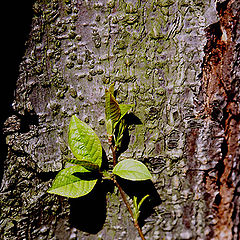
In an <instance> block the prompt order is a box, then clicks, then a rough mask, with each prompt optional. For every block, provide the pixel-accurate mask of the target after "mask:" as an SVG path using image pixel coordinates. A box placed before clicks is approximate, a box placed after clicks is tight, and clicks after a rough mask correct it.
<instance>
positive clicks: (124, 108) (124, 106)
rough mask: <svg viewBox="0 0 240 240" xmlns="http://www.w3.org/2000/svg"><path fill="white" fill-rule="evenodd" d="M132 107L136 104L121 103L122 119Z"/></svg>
mask: <svg viewBox="0 0 240 240" xmlns="http://www.w3.org/2000/svg"><path fill="white" fill-rule="evenodd" d="M132 107H134V104H119V108H120V111H121V118H120V119H122V118H123V117H124V116H125V115H126V114H127V113H128V111H129V110H130V109H131V108H132ZM120 119H119V120H120Z"/></svg>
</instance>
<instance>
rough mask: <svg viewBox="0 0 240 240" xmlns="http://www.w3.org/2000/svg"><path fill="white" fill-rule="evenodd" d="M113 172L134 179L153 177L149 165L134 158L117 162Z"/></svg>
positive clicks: (140, 179)
mask: <svg viewBox="0 0 240 240" xmlns="http://www.w3.org/2000/svg"><path fill="white" fill-rule="evenodd" d="M113 173H114V174H116V175H118V176H120V177H122V178H125V179H128V180H132V181H142V180H148V179H151V178H152V176H151V174H150V172H149V171H148V169H147V167H146V166H145V165H144V164H143V163H142V162H139V161H136V160H132V159H127V160H123V161H121V162H119V163H117V165H116V166H115V167H114V168H113Z"/></svg>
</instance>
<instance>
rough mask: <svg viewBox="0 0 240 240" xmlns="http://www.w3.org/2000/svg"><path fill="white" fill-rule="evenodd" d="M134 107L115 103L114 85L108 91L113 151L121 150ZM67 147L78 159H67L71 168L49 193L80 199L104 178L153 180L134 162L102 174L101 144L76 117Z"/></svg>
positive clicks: (72, 121)
mask: <svg viewBox="0 0 240 240" xmlns="http://www.w3.org/2000/svg"><path fill="white" fill-rule="evenodd" d="M133 106H134V105H132V104H119V103H118V102H117V101H116V99H115V97H114V85H113V84H112V85H111V86H110V88H109V89H107V90H106V93H105V116H106V129H107V134H108V138H109V144H110V145H111V146H114V149H118V148H119V147H121V144H122V141H123V134H124V131H125V130H126V129H127V123H126V121H125V115H126V114H127V113H128V112H129V110H130V109H131V108H132V107H133ZM68 144H69V147H70V149H71V152H72V153H73V155H74V157H75V158H71V159H67V161H68V162H69V163H71V164H72V165H71V166H68V167H66V168H65V169H63V170H61V171H60V172H59V173H58V174H57V176H56V178H55V180H54V181H53V184H52V186H51V188H50V189H49V190H48V192H49V193H53V194H57V195H61V196H65V197H70V198H78V197H82V196H84V195H86V194H88V193H89V192H91V191H92V189H93V188H94V186H95V185H96V183H97V181H98V180H99V179H101V178H109V179H112V178H114V176H116V175H117V176H119V177H121V178H124V179H127V180H131V181H143V180H148V179H151V174H150V172H149V171H148V169H147V167H146V166H145V165H144V164H143V163H142V162H140V161H137V160H134V159H125V160H122V161H119V162H118V163H116V164H114V167H113V169H112V171H106V170H101V166H102V146H101V142H100V140H99V138H98V136H97V134H96V133H95V132H94V130H93V129H92V128H91V127H90V126H88V125H87V124H86V123H85V122H83V121H81V120H80V119H78V118H77V116H75V115H74V116H72V117H71V120H70V124H69V131H68Z"/></svg>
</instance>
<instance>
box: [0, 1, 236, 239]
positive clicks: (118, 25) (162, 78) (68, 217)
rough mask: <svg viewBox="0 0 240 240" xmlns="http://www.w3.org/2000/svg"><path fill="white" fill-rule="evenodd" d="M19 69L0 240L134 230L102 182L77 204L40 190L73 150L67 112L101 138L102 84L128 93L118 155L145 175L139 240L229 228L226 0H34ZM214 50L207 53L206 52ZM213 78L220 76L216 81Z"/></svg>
mask: <svg viewBox="0 0 240 240" xmlns="http://www.w3.org/2000/svg"><path fill="white" fill-rule="evenodd" d="M32 7H33V17H32V24H31V32H30V34H29V38H28V40H27V42H26V52H25V54H24V58H23V59H22V61H21V63H20V65H19V75H18V79H17V84H16V90H15V96H14V101H13V103H12V108H13V114H11V116H8V118H7V119H6V121H5V123H4V127H3V131H4V135H5V139H6V144H7V147H8V154H7V156H6V158H5V160H4V174H3V180H2V185H1V200H0V202H1V208H2V211H1V220H0V221H1V222H0V226H1V228H0V231H1V236H2V239H89V240H95V239H104V240H110V239H139V236H138V234H137V231H136V230H135V228H134V226H133V224H132V221H131V219H130V217H129V214H128V212H127V210H126V208H125V206H124V204H123V202H122V200H121V199H120V198H119V193H118V192H117V190H116V189H114V188H113V187H112V185H111V184H109V183H105V184H104V185H102V186H100V185H99V186H97V187H96V189H95V190H94V191H93V192H92V193H90V194H89V195H88V196H86V197H83V198H81V199H76V200H68V199H67V198H63V197H58V196H55V195H50V194H48V193H47V192H46V191H47V189H48V188H49V187H50V185H51V182H52V180H53V178H54V176H55V175H56V173H57V172H58V171H59V170H61V169H62V168H63V166H64V158H66V157H67V156H70V155H71V153H70V151H69V149H68V145H67V131H68V124H69V120H70V117H71V116H72V115H73V114H77V116H78V117H79V118H80V119H81V120H83V121H85V122H87V123H88V124H89V125H90V126H91V127H92V128H93V129H94V130H95V131H96V133H97V135H98V136H99V137H100V139H101V142H102V145H103V148H104V149H105V151H106V155H107V156H108V157H109V158H110V160H111V152H110V151H109V147H108V144H107V136H106V131H105V126H104V93H105V88H106V87H108V86H109V83H112V82H115V85H116V89H117V99H118V101H119V102H124V103H134V104H135V107H134V108H133V113H134V115H135V116H137V117H138V118H139V119H140V120H141V124H136V125H131V126H130V128H129V136H130V142H129V145H128V149H127V150H126V151H125V152H124V153H123V154H122V155H121V157H122V158H128V157H130V158H134V159H138V160H140V161H143V162H144V163H145V164H146V165H147V166H148V168H149V169H150V171H151V173H152V175H153V179H152V183H131V184H126V183H125V182H123V183H122V184H123V186H124V190H125V191H126V192H127V193H128V194H129V195H130V196H132V195H133V194H135V195H138V196H142V195H144V194H145V193H149V194H150V199H149V200H148V205H147V204H145V205H144V207H143V210H142V216H141V219H140V223H141V225H142V229H143V232H144V234H145V236H146V239H166V240H167V239H236V240H237V239H238V237H239V216H238V214H239V212H240V210H239V205H240V203H239V178H240V177H239V176H240V174H239V150H237V149H238V142H239V141H238V140H239V139H238V138H239V137H238V134H239V119H238V117H239V83H238V81H239V64H238V63H239V19H237V16H238V13H239V2H238V1H218V2H215V1H213V0H212V1H206V0H198V1H193V0H192V1H185V0H177V1H173V0H161V1H160V0H151V1H143V0H142V1H141V0H139V1H137V0H132V1H125V0H119V1H117V0H116V1H115V0H110V1H105V0H99V1H88V0H86V1H82V0H65V1H60V0H58V1H57V0H54V1H41V0H35V1H34V3H33V6H32ZM215 58H217V59H218V60H216V59H215ZM218 79H220V80H219V81H218Z"/></svg>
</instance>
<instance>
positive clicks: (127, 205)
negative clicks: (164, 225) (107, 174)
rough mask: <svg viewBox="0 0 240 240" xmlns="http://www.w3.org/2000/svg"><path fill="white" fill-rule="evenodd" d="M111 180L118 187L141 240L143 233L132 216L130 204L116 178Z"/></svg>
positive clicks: (143, 239)
mask: <svg viewBox="0 0 240 240" xmlns="http://www.w3.org/2000/svg"><path fill="white" fill-rule="evenodd" d="M112 180H113V182H114V183H115V184H116V186H117V188H118V190H119V192H120V194H121V196H122V199H123V201H124V203H125V205H126V207H127V209H128V211H129V213H130V215H131V217H132V219H133V221H134V226H135V227H136V228H137V230H138V233H139V235H140V237H141V239H142V240H145V238H144V235H143V232H142V229H141V228H140V226H139V224H138V221H137V219H135V218H134V215H133V211H132V209H131V207H130V204H129V202H128V200H127V198H126V195H125V193H124V191H123V189H122V187H121V186H120V185H119V183H118V182H117V180H116V179H115V178H112Z"/></svg>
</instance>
